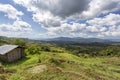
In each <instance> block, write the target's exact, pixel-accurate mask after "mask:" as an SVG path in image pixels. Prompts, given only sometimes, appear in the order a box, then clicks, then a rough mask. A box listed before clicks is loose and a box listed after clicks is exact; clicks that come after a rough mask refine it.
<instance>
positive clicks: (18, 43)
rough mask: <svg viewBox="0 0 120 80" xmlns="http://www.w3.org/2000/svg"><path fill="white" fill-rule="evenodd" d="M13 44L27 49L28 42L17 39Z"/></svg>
mask: <svg viewBox="0 0 120 80" xmlns="http://www.w3.org/2000/svg"><path fill="white" fill-rule="evenodd" d="M13 44H15V45H19V46H21V47H25V45H26V41H25V40H23V39H15V40H14V43H13Z"/></svg>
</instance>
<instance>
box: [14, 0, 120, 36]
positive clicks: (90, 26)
mask: <svg viewBox="0 0 120 80" xmlns="http://www.w3.org/2000/svg"><path fill="white" fill-rule="evenodd" d="M13 1H14V2H15V3H16V4H20V5H22V6H24V7H26V8H27V10H28V11H30V12H32V13H33V14H32V16H33V18H32V19H33V20H34V21H35V22H37V23H39V24H42V25H43V28H45V29H47V30H48V32H47V33H44V34H39V35H41V36H45V37H50V36H51V37H56V36H74V37H115V36H119V35H120V32H119V31H120V15H119V14H112V13H111V12H113V11H119V10H120V0H76V1H75V0H47V1H45V0H26V1H24V0H13ZM109 13H111V14H109ZM101 14H104V15H106V16H105V17H102V18H100V17H98V16H100V15H101ZM96 17H98V18H96ZM68 19H71V20H73V19H74V20H76V21H78V20H83V19H84V20H87V21H86V22H85V23H75V22H73V24H68V23H67V20H68Z"/></svg>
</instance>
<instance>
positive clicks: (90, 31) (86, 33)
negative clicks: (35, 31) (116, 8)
mask: <svg viewBox="0 0 120 80" xmlns="http://www.w3.org/2000/svg"><path fill="white" fill-rule="evenodd" d="M46 29H47V30H48V33H46V34H41V35H44V36H46V37H49V36H52V37H58V36H69V37H71V36H72V37H97V38H105V37H106V38H110V37H118V36H120V15H119V14H112V13H111V14H109V15H107V16H105V17H103V18H94V19H91V20H88V21H86V22H85V23H73V24H68V23H64V24H62V25H61V27H50V28H46Z"/></svg>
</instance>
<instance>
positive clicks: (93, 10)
mask: <svg viewBox="0 0 120 80" xmlns="http://www.w3.org/2000/svg"><path fill="white" fill-rule="evenodd" d="M89 5H90V7H89V8H88V10H86V11H83V13H82V14H81V15H80V18H82V19H89V18H94V17H96V16H99V15H101V14H107V13H109V12H113V11H118V10H120V0H92V1H91V2H90V4H89Z"/></svg>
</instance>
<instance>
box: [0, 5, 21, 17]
mask: <svg viewBox="0 0 120 80" xmlns="http://www.w3.org/2000/svg"><path fill="white" fill-rule="evenodd" d="M0 12H3V13H5V16H7V17H8V18H10V19H19V16H22V15H23V13H22V12H21V11H18V10H17V9H16V8H14V7H13V6H12V5H10V4H0Z"/></svg>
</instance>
